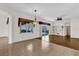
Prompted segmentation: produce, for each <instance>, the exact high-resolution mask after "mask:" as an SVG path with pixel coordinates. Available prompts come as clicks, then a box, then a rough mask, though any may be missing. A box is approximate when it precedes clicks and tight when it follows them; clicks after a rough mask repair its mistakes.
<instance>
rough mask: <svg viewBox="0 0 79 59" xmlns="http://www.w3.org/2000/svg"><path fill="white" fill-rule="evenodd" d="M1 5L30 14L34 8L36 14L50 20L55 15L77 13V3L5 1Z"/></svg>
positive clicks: (78, 8)
mask: <svg viewBox="0 0 79 59" xmlns="http://www.w3.org/2000/svg"><path fill="white" fill-rule="evenodd" d="M1 5H5V6H6V7H7V8H9V9H10V10H14V11H17V12H23V13H29V14H31V15H34V10H35V9H36V10H37V16H39V17H41V18H44V19H47V20H50V21H53V19H56V18H57V17H66V16H69V15H72V14H73V16H74V14H76V13H77V14H78V13H79V12H78V10H79V4H77V3H8V4H7V3H5V4H1ZM77 16H78V15H77Z"/></svg>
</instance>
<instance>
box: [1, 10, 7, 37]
mask: <svg viewBox="0 0 79 59" xmlns="http://www.w3.org/2000/svg"><path fill="white" fill-rule="evenodd" d="M7 17H8V16H7V15H5V14H2V11H1V13H0V37H8V24H6V21H7Z"/></svg>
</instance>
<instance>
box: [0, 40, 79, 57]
mask: <svg viewBox="0 0 79 59" xmlns="http://www.w3.org/2000/svg"><path fill="white" fill-rule="evenodd" d="M0 55H2V56H4V55H6V56H57V55H58V56H73V55H74V56H76V55H79V51H78V50H74V49H71V48H67V47H63V46H60V45H57V44H54V43H49V42H47V41H44V40H39V39H32V40H27V41H24V42H19V43H14V44H12V45H8V44H6V45H4V46H1V45H0Z"/></svg>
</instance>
